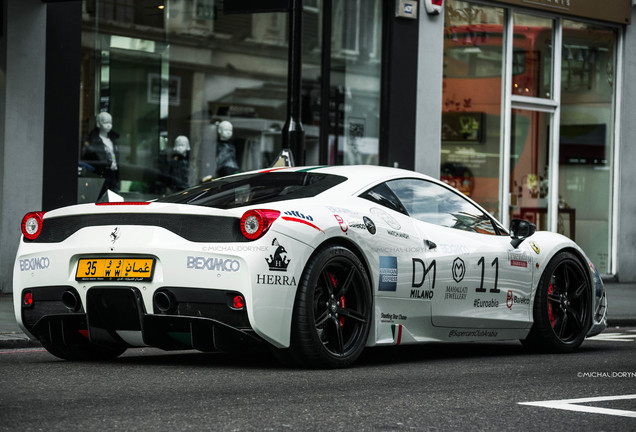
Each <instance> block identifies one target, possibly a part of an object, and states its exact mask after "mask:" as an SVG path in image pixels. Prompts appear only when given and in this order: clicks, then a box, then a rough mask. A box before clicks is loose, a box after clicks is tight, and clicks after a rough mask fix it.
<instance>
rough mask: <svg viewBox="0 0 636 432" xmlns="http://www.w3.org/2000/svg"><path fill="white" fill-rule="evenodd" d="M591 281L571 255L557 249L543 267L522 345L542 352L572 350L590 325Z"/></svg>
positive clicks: (579, 343)
mask: <svg viewBox="0 0 636 432" xmlns="http://www.w3.org/2000/svg"><path fill="white" fill-rule="evenodd" d="M590 320H591V284H590V280H589V277H588V276H587V273H586V270H585V267H584V266H583V264H582V263H581V261H580V260H579V259H578V257H576V256H575V255H574V254H572V253H570V252H561V253H559V254H558V255H556V256H555V257H554V258H553V259H552V260H551V261H550V262H549V263H548V266H547V267H546V270H545V272H544V274H543V276H542V277H541V280H540V281H539V286H538V288H537V293H536V298H535V301H534V324H533V326H532V329H531V330H530V334H529V335H528V339H526V341H525V343H526V345H528V346H530V347H532V348H535V349H538V350H540V351H546V352H557V353H559V352H570V351H573V350H575V349H576V348H577V347H578V346H579V345H581V343H582V342H583V340H584V339H585V335H586V334H587V331H588V330H589V328H590Z"/></svg>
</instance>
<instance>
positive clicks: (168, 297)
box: [154, 291, 179, 313]
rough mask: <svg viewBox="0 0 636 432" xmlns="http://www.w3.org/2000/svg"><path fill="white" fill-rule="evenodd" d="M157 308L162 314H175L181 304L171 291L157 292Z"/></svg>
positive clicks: (155, 299)
mask: <svg viewBox="0 0 636 432" xmlns="http://www.w3.org/2000/svg"><path fill="white" fill-rule="evenodd" d="M154 304H155V308H156V309H157V310H158V311H159V312H162V313H169V312H174V311H176V310H177V307H178V306H179V304H178V303H177V300H176V299H175V298H174V294H172V293H171V292H170V291H157V292H156V293H155V296H154Z"/></svg>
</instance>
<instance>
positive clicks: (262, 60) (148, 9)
mask: <svg viewBox="0 0 636 432" xmlns="http://www.w3.org/2000/svg"><path fill="white" fill-rule="evenodd" d="M228 1H229V0H228ZM333 3H334V6H333V16H332V24H333V33H332V37H331V40H332V42H333V46H332V53H333V57H332V63H331V66H332V68H331V70H332V72H331V77H330V78H331V94H332V95H333V98H330V100H328V101H326V103H329V106H330V107H333V110H330V116H329V117H328V118H326V119H322V118H320V107H321V106H322V105H321V104H322V102H321V100H320V94H321V93H320V88H321V87H320V86H321V79H322V77H321V75H320V71H321V64H320V62H321V56H320V46H321V42H322V38H321V35H322V34H321V32H322V28H321V26H322V18H323V16H322V13H323V12H322V8H323V4H322V2H320V1H318V0H316V1H311V0H306V1H305V2H304V10H303V25H304V32H303V48H304V51H303V71H302V74H303V88H302V112H301V115H302V121H303V123H304V126H305V142H306V147H307V158H306V161H307V162H308V163H318V146H319V142H320V140H319V138H320V124H321V122H323V121H324V122H329V125H330V127H329V128H328V131H329V137H330V138H329V140H328V142H329V147H330V148H329V154H330V160H329V162H330V163H334V164H342V163H377V156H378V143H379V140H378V137H379V116H378V114H377V113H378V112H379V98H380V96H379V94H380V92H379V88H380V84H379V83H380V58H381V52H380V48H379V47H380V40H381V28H382V26H381V19H382V17H381V13H380V9H381V1H380V0H373V2H371V3H372V5H369V3H367V2H361V1H360V0H336V1H334V2H333ZM361 3H364V7H363V5H362V4H361ZM223 5H224V2H223V1H221V0H162V1H152V0H140V1H132V0H86V1H84V2H83V14H82V17H83V29H82V65H81V67H82V69H81V71H82V72H81V73H82V93H81V102H80V107H81V140H80V143H79V145H78V154H79V158H80V161H81V162H80V170H79V172H80V176H79V182H78V183H79V193H78V201H79V202H91V201H96V200H98V199H100V196H102V194H103V191H104V184H106V177H107V175H105V171H104V169H103V166H106V165H108V162H100V161H99V157H104V158H105V157H106V156H104V155H105V154H106V153H108V155H107V156H110V152H109V151H108V150H104V151H99V152H94V151H89V150H91V148H90V147H92V146H93V144H94V143H96V142H99V141H94V139H95V134H98V133H99V129H100V124H99V123H98V116H99V115H100V113H103V112H106V113H108V114H109V115H110V118H111V120H112V133H111V135H110V137H109V138H108V140H109V141H110V143H111V144H112V145H113V150H112V153H113V155H114V157H115V160H116V164H112V163H111V164H110V165H108V166H109V167H111V169H114V168H115V167H116V168H117V173H116V174H117V186H116V187H115V188H114V189H115V190H116V191H117V192H118V193H120V194H121V195H122V196H124V198H125V199H127V200H139V199H152V198H156V197H160V196H162V195H165V194H168V193H171V192H174V191H177V190H180V189H183V188H185V187H189V186H194V185H196V184H199V183H201V182H202V181H205V180H207V179H208V178H213V177H218V176H220V175H223V174H227V173H229V172H242V171H248V170H253V169H261V168H264V167H269V166H271V165H272V164H273V163H274V162H275V161H276V160H277V157H278V155H279V154H280V151H281V145H282V134H281V130H282V129H283V126H284V124H285V120H286V110H287V105H286V104H287V73H288V25H289V16H288V14H287V13H257V14H242V13H237V14H228V15H225V14H224V13H223ZM351 23H354V25H351ZM343 26H344V27H346V31H345V33H346V34H343V33H342V27H343ZM343 41H344V43H345V45H344V47H343V45H342V44H343ZM349 48H351V49H349ZM228 124H230V125H231V127H232V133H231V136H229V135H226V133H227V130H229V129H228ZM224 135H225V137H224ZM91 143H93V144H91ZM100 145H101V146H102V147H101V148H102V149H103V145H102V144H100ZM111 189H112V188H111Z"/></svg>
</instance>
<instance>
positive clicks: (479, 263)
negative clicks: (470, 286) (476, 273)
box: [475, 257, 500, 293]
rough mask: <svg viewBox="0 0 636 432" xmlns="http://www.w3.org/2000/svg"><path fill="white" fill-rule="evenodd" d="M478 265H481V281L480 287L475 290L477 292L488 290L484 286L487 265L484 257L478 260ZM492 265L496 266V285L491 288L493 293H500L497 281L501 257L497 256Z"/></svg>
mask: <svg viewBox="0 0 636 432" xmlns="http://www.w3.org/2000/svg"><path fill="white" fill-rule="evenodd" d="M477 265H480V266H481V282H480V283H479V288H477V289H476V290H475V291H477V292H486V288H484V272H485V267H486V265H485V264H484V257H481V258H480V259H479V261H478V262H477ZM491 266H492V267H494V268H495V287H494V288H490V292H491V293H498V292H500V290H499V289H498V288H497V281H498V280H499V258H498V257H496V258H495V259H494V260H493V261H492V264H491Z"/></svg>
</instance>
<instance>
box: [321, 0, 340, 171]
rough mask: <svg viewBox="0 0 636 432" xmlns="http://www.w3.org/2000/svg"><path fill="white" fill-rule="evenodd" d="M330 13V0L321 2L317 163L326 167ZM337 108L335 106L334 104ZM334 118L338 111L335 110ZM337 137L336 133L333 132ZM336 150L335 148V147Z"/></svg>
mask: <svg viewBox="0 0 636 432" xmlns="http://www.w3.org/2000/svg"><path fill="white" fill-rule="evenodd" d="M331 13H332V0H324V1H323V2H322V56H321V71H320V75H321V79H320V141H319V142H320V151H319V153H318V154H319V163H320V164H321V165H327V163H328V162H329V132H330V126H331V118H330V117H329V114H330V111H331V109H330V108H331V106H330V105H331ZM336 108H337V104H336ZM335 113H336V114H335V115H336V117H337V116H338V110H337V109H336V110H335ZM334 135H335V136H336V137H337V136H338V131H337V130H335V131H334ZM336 149H337V147H336Z"/></svg>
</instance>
